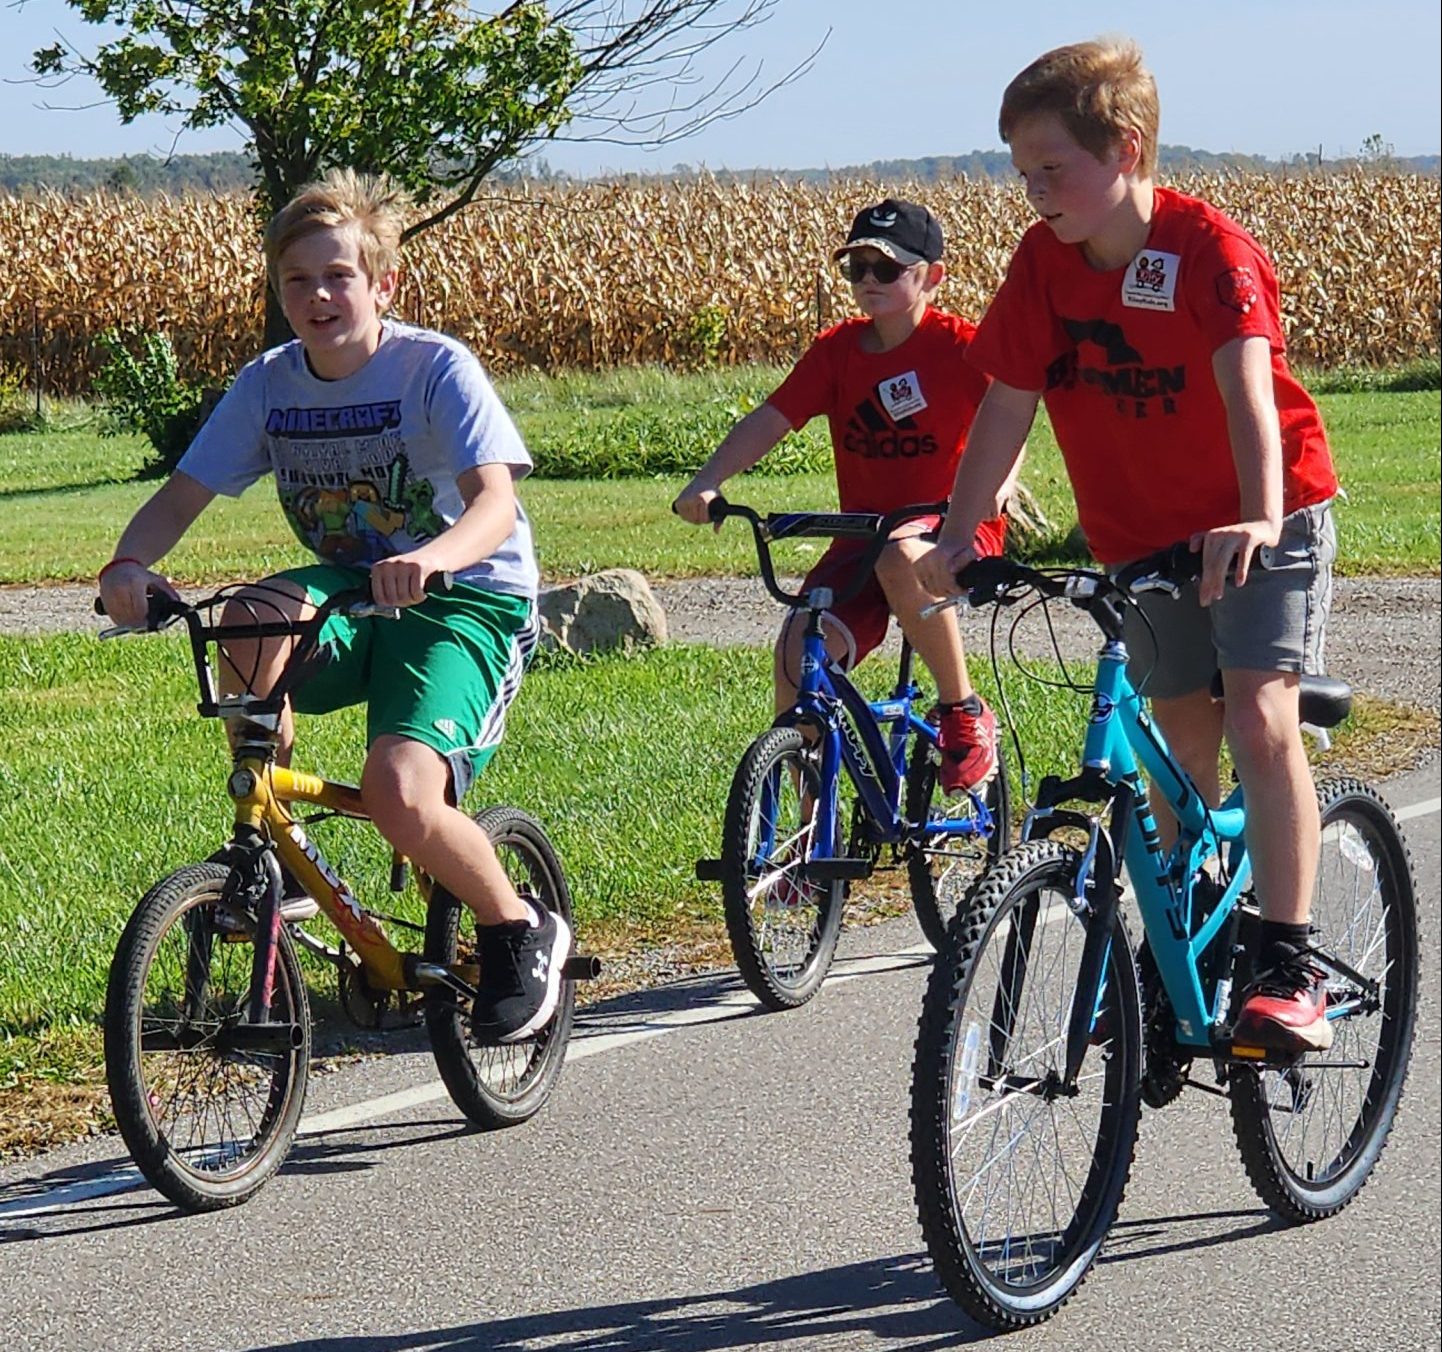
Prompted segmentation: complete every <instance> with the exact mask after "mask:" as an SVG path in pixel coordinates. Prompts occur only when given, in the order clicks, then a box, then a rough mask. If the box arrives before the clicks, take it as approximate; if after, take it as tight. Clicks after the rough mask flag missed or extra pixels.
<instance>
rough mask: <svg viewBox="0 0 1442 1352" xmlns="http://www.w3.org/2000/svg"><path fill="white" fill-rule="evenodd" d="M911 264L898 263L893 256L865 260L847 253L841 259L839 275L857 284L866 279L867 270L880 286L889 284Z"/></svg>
mask: <svg viewBox="0 0 1442 1352" xmlns="http://www.w3.org/2000/svg"><path fill="white" fill-rule="evenodd" d="M912 266H914V265H913V264H911V263H898V262H897V261H896V260H895V259H894V258H875V259H871V260H867V259H865V258H858V257H857V256H856V255H855V254H847V255H846V257H845V258H843V259H842V260H841V275H842V276H843V277H845V278H846V280H847V281H848V282H851V283H853V284H859V283H861V282H864V281H865V280H866V274H867V273H868V272H869V273H870V274H871V275H872V276H873V277H875V278H876V280H877V281H878V282H880V283H881V285H882V286H890V285H891V283H892V282H894V281H895V280H896V279H897V278H898V277H900V276H901V274H902V273H903V272H905V271H906V270H907V269H908V268H909V267H912Z"/></svg>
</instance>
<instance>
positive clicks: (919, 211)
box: [831, 197, 941, 264]
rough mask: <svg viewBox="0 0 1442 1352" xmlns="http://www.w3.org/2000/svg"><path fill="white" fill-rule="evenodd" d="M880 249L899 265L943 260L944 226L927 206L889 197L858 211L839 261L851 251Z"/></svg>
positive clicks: (840, 251) (836, 256) (837, 252)
mask: <svg viewBox="0 0 1442 1352" xmlns="http://www.w3.org/2000/svg"><path fill="white" fill-rule="evenodd" d="M860 248H871V249H878V250H880V252H882V253H884V254H885V255H886V256H887V257H888V258H892V259H895V260H896V261H897V262H898V263H908V264H909V263H935V262H936V261H937V260H938V259H939V258H940V257H941V223H940V222H939V221H938V220H937V219H936V217H935V216H933V215H932V214H931V212H929V211H928V210H927V209H926V208H925V207H923V206H918V205H917V204H916V203H915V202H903V201H901V200H900V199H899V198H895V197H888V198H887V199H886V200H885V201H884V202H878V203H877V204H876V205H875V206H874V207H867V208H866V209H865V210H864V211H861V212H858V213H857V217H856V219H855V220H854V221H852V222H851V233H850V234H849V235H847V236H846V243H845V244H844V245H843V246H842V247H841V248H839V249H838V250H837V251H836V252H835V253H834V254H832V255H831V256H832V258H833V259H839V258H841V256H842V255H843V254H845V253H848V252H850V251H851V250H852V249H860Z"/></svg>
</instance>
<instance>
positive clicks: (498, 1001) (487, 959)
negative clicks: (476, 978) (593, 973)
mask: <svg viewBox="0 0 1442 1352" xmlns="http://www.w3.org/2000/svg"><path fill="white" fill-rule="evenodd" d="M534 909H535V910H537V911H538V912H539V914H540V915H541V923H540V924H539V925H530V924H527V923H526V922H525V921H524V920H513V921H508V922H507V923H506V924H503V925H477V926H476V938H477V945H476V947H477V955H478V956H479V958H480V961H481V979H480V985H479V987H478V994H477V996H476V1000H475V1003H474V1005H473V1006H472V1008H471V1035H472V1036H473V1037H474V1038H475V1040H476V1041H477V1042H479V1043H481V1044H482V1045H483V1046H491V1045H494V1044H496V1043H501V1042H520V1041H521V1040H523V1039H524V1038H528V1037H531V1036H533V1035H534V1034H535V1033H536V1032H538V1031H539V1030H540V1029H542V1028H544V1027H545V1026H546V1024H547V1023H549V1022H550V1019H551V1016H552V1015H553V1014H554V1013H555V1012H556V1005H557V1003H558V1002H559V1000H560V998H561V971H562V968H563V967H564V966H565V963H566V957H567V955H568V954H569V953H570V951H571V927H570V926H569V925H568V924H566V922H565V921H564V920H563V919H562V918H561V917H560V916H558V915H556V914H555V912H553V911H548V910H544V909H542V908H540V907H535V908H534Z"/></svg>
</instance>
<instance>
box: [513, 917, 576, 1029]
mask: <svg viewBox="0 0 1442 1352" xmlns="http://www.w3.org/2000/svg"><path fill="white" fill-rule="evenodd" d="M552 916H553V917H554V919H555V921H556V938H555V942H554V943H552V945H551V960H550V962H549V963H548V964H547V966H546V998H545V999H544V1000H542V1001H541V1007H540V1008H539V1009H538V1010H537V1011H536V1012H535V1013H534V1014H533V1015H532V1016H531V1017H530V1018H529V1019H528V1020H527V1021H526V1022H525V1023H523V1024H522V1025H521V1026H520V1027H519V1028H517V1029H516V1031H515V1032H514V1033H507V1034H506V1035H505V1036H504V1037H501V1038H498V1039H497V1041H498V1042H499V1043H500V1044H501V1045H503V1046H504V1045H505V1044H506V1043H508V1042H524V1041H525V1040H526V1039H527V1038H529V1037H534V1036H535V1035H536V1034H537V1033H538V1032H540V1031H541V1029H542V1028H544V1027H545V1026H546V1025H547V1024H548V1023H550V1021H551V1020H552V1018H554V1017H555V1013H556V1006H557V1005H558V1004H560V1002H561V982H562V981H563V980H565V976H564V968H565V966H566V959H567V958H568V957H569V956H570V954H571V927H570V926H569V925H568V924H567V923H566V918H565V917H564V916H562V915H557V914H556V913H555V912H554V911H553V912H552Z"/></svg>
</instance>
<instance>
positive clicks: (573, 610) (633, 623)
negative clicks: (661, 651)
mask: <svg viewBox="0 0 1442 1352" xmlns="http://www.w3.org/2000/svg"><path fill="white" fill-rule="evenodd" d="M539 610H540V617H541V646H542V647H545V648H551V647H561V648H565V649H566V650H567V651H569V652H573V653H590V652H606V651H609V650H610V649H613V648H625V647H632V646H640V647H646V646H650V645H652V644H657V643H665V642H666V612H665V611H663V610H662V609H661V605H660V603H659V602H658V601H657V600H656V598H655V596H654V595H653V594H652V592H651V587H650V584H649V583H647V581H646V579H645V577H644V576H643V575H642V574H641V573H638V572H636V570H635V569H633V568H608V569H606V570H605V571H604V572H600V573H592V574H591V575H590V576H588V577H583V578H581V579H580V580H579V581H577V582H573V583H571V584H570V585H569V586H564V587H548V588H546V589H545V590H543V591H542V592H541V596H540V603H539Z"/></svg>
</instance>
